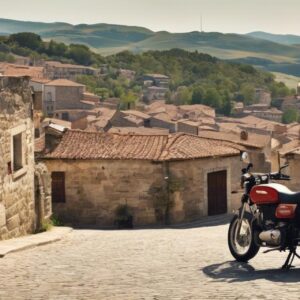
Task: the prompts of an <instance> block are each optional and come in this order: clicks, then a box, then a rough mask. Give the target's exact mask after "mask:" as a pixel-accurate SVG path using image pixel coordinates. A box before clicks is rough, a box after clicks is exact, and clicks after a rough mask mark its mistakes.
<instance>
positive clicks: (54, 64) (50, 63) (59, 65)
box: [45, 61, 95, 70]
mask: <svg viewBox="0 0 300 300" xmlns="http://www.w3.org/2000/svg"><path fill="white" fill-rule="evenodd" d="M45 65H48V66H51V67H56V68H72V69H89V70H95V69H94V68H91V67H87V66H81V65H72V64H63V63H61V62H59V61H46V62H45Z"/></svg>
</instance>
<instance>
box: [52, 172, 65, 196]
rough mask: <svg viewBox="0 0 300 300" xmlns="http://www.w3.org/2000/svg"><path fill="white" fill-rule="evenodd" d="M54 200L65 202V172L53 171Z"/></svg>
mask: <svg viewBox="0 0 300 300" xmlns="http://www.w3.org/2000/svg"><path fill="white" fill-rule="evenodd" d="M51 177H52V202H65V201H66V199H65V173H64V172H52V175H51Z"/></svg>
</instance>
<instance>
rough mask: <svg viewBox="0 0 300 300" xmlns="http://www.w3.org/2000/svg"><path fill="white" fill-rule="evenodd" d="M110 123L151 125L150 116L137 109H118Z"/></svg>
mask: <svg viewBox="0 0 300 300" xmlns="http://www.w3.org/2000/svg"><path fill="white" fill-rule="evenodd" d="M110 124H111V126H113V127H143V126H145V127H149V125H150V116H149V115H147V114H145V113H143V112H141V111H137V110H123V111H120V110H117V111H116V112H115V114H114V115H113V117H112V118H111V120H110Z"/></svg>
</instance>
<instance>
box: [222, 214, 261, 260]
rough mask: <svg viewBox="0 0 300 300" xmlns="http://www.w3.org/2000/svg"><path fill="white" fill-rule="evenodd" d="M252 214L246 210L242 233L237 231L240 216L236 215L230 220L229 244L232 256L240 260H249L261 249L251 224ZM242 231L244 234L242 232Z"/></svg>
mask: <svg viewBox="0 0 300 300" xmlns="http://www.w3.org/2000/svg"><path fill="white" fill-rule="evenodd" d="M252 218H253V217H252V215H251V214H249V213H248V212H245V214H244V217H243V221H242V226H241V230H240V233H237V231H238V230H237V226H238V221H239V217H238V216H237V215H236V216H234V217H233V219H232V220H231V222H230V226H229V230H228V246H229V250H230V252H231V254H232V256H233V257H234V258H235V259H236V260H237V261H239V262H247V261H249V260H250V259H252V258H253V257H254V256H255V255H256V254H257V253H258V251H259V248H260V247H259V246H258V245H257V244H256V243H255V240H254V232H253V228H252V225H251V220H252ZM241 233H242V234H241Z"/></svg>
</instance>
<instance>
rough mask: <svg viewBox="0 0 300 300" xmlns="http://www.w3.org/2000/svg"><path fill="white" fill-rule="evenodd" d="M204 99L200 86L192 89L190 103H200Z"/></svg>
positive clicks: (202, 89) (203, 91)
mask: <svg viewBox="0 0 300 300" xmlns="http://www.w3.org/2000/svg"><path fill="white" fill-rule="evenodd" d="M204 99H205V90H204V88H203V87H201V86H197V87H195V88H194V89H193V94H192V104H201V103H203V101H204Z"/></svg>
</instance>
